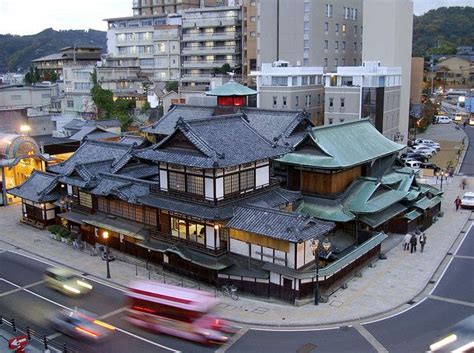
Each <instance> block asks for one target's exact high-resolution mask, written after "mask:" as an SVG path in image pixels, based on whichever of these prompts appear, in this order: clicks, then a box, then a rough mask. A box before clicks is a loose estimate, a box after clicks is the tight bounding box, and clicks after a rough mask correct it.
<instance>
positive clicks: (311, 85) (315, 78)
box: [251, 61, 324, 125]
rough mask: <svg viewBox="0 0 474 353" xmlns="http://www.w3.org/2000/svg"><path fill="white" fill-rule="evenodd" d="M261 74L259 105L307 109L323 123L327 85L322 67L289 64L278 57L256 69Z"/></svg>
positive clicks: (254, 73)
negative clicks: (325, 85)
mask: <svg viewBox="0 0 474 353" xmlns="http://www.w3.org/2000/svg"><path fill="white" fill-rule="evenodd" d="M251 76H255V77H256V78H257V91H258V95H257V107H258V108H263V109H288V110H302V109H305V110H306V111H307V112H309V113H310V114H311V120H312V122H313V123H314V124H315V125H322V124H323V113H324V86H323V68H322V67H302V66H298V67H295V66H289V64H288V62H285V61H277V62H274V63H273V64H267V63H264V64H262V69H261V70H260V71H252V72H251Z"/></svg>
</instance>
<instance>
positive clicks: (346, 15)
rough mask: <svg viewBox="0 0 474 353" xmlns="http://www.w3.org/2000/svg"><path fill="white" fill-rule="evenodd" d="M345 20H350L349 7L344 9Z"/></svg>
mask: <svg viewBox="0 0 474 353" xmlns="http://www.w3.org/2000/svg"><path fill="white" fill-rule="evenodd" d="M344 18H345V19H346V20H348V19H349V8H348V7H344Z"/></svg>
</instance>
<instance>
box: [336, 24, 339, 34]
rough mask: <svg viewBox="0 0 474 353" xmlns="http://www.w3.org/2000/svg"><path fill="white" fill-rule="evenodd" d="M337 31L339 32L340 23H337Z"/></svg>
mask: <svg viewBox="0 0 474 353" xmlns="http://www.w3.org/2000/svg"><path fill="white" fill-rule="evenodd" d="M336 33H339V23H336Z"/></svg>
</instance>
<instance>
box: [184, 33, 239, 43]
mask: <svg viewBox="0 0 474 353" xmlns="http://www.w3.org/2000/svg"><path fill="white" fill-rule="evenodd" d="M240 36H241V34H240V32H219V33H190V34H183V42H193V41H211V40H212V41H218V40H233V39H236V38H240Z"/></svg>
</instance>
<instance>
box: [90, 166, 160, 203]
mask: <svg viewBox="0 0 474 353" xmlns="http://www.w3.org/2000/svg"><path fill="white" fill-rule="evenodd" d="M99 180H100V181H99V183H98V184H97V186H96V187H95V188H94V189H92V190H91V193H92V194H94V195H102V196H109V195H113V196H116V197H118V198H119V199H121V200H123V201H128V202H130V203H137V201H138V199H139V198H140V197H142V196H146V195H148V194H149V193H150V185H152V184H155V183H151V182H147V181H143V180H138V179H135V178H130V177H127V176H123V175H114V174H110V173H100V177H99Z"/></svg>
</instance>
